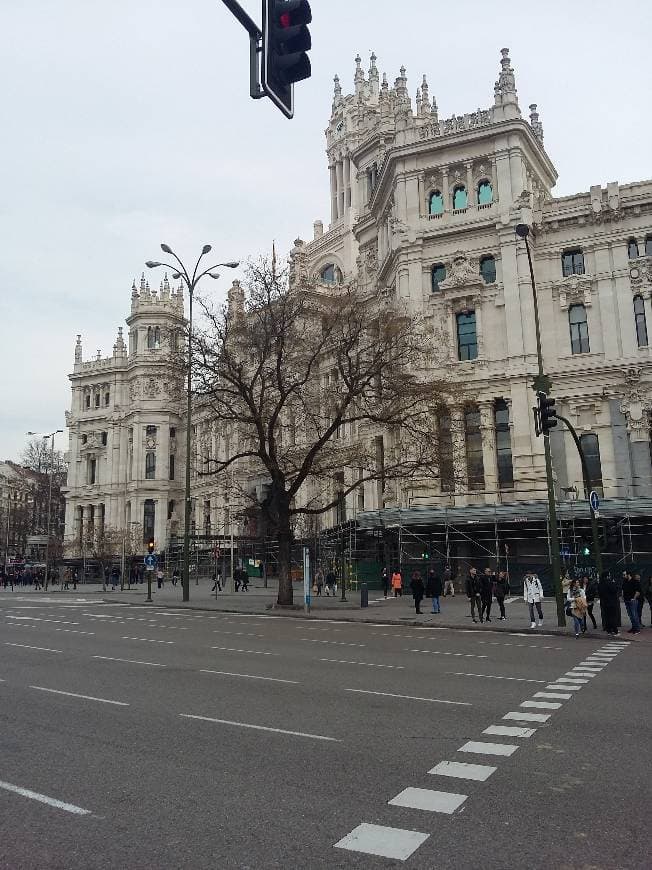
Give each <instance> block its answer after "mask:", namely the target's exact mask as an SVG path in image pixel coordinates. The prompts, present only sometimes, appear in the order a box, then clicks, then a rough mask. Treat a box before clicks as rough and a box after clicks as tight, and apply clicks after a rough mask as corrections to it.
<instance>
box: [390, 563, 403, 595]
mask: <svg viewBox="0 0 652 870" xmlns="http://www.w3.org/2000/svg"><path fill="white" fill-rule="evenodd" d="M392 589H393V590H394V598H402V597H403V578H402V577H401V571H400V568H396V570H395V571H394V573H393V574H392Z"/></svg>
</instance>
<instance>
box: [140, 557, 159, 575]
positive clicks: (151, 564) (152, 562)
mask: <svg viewBox="0 0 652 870" xmlns="http://www.w3.org/2000/svg"><path fill="white" fill-rule="evenodd" d="M143 562H144V563H145V567H146V568H147V570H148V571H153V570H154V569H155V568H156V566H157V565H158V558H157V557H156V556H155V555H154V554H153V553H151V554H150V555H149V556H145V558H144V559H143Z"/></svg>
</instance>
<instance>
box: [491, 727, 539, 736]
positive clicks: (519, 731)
mask: <svg viewBox="0 0 652 870" xmlns="http://www.w3.org/2000/svg"><path fill="white" fill-rule="evenodd" d="M482 733H483V734H491V735H493V736H494V737H532V735H533V734H535V733H536V728H516V727H515V726H513V725H490V726H489V727H488V728H485V729H484V731H483V732H482Z"/></svg>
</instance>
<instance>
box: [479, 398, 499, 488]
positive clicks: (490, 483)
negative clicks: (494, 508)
mask: <svg viewBox="0 0 652 870" xmlns="http://www.w3.org/2000/svg"><path fill="white" fill-rule="evenodd" d="M480 429H481V431H482V464H483V466H484V488H485V492H486V493H487V495H492V494H495V493H496V492H498V458H497V456H496V428H495V418H494V405H493V402H482V403H481V404H480Z"/></svg>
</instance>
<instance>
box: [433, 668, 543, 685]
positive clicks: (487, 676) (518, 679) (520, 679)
mask: <svg viewBox="0 0 652 870" xmlns="http://www.w3.org/2000/svg"><path fill="white" fill-rule="evenodd" d="M448 676H449V677H482V678H483V679H485V680H515V681H516V682H519V683H545V682H546V681H545V680H530V679H527V677H497V676H495V675H494V674H463V673H460V672H458V671H449V672H448Z"/></svg>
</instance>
